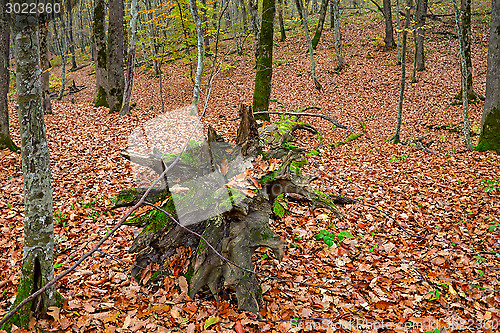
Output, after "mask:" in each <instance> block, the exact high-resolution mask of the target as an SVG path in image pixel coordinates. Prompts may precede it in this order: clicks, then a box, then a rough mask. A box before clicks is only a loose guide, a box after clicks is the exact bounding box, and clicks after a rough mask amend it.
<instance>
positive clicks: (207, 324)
mask: <svg viewBox="0 0 500 333" xmlns="http://www.w3.org/2000/svg"><path fill="white" fill-rule="evenodd" d="M218 322H219V317H218V316H215V317H210V318H208V319H207V320H206V321H205V325H203V329H205V330H206V329H207V328H209V327H210V326H212V325H215V324H217V323H218Z"/></svg>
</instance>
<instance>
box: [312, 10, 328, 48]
mask: <svg viewBox="0 0 500 333" xmlns="http://www.w3.org/2000/svg"><path fill="white" fill-rule="evenodd" d="M327 9H328V0H322V2H321V10H320V12H319V20H318V26H317V27H316V33H315V34H314V38H313V40H312V47H313V49H314V50H316V47H317V46H318V43H319V39H320V38H321V33H322V32H323V25H324V24H325V17H326V10H327Z"/></svg>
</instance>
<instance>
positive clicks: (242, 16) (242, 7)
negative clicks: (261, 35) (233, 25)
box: [239, 0, 248, 31]
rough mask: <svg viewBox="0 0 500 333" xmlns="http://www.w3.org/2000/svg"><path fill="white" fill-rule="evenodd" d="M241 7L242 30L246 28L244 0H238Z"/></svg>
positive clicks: (246, 19) (246, 16)
mask: <svg viewBox="0 0 500 333" xmlns="http://www.w3.org/2000/svg"><path fill="white" fill-rule="evenodd" d="M239 3H240V7H241V19H242V21H243V30H245V31H246V30H248V14H247V6H246V5H245V0H239Z"/></svg>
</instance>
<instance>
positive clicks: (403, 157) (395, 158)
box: [390, 155, 408, 162]
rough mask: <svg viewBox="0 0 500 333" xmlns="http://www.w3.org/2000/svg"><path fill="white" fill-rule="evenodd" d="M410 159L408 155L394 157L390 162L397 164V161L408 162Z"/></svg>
mask: <svg viewBox="0 0 500 333" xmlns="http://www.w3.org/2000/svg"><path fill="white" fill-rule="evenodd" d="M407 159H408V155H401V156H392V157H391V159H390V161H391V162H396V161H406V160H407Z"/></svg>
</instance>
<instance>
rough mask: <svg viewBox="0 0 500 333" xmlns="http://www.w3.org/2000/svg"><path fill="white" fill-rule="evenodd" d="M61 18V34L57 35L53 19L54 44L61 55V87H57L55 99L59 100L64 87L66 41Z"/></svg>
mask: <svg viewBox="0 0 500 333" xmlns="http://www.w3.org/2000/svg"><path fill="white" fill-rule="evenodd" d="M60 19H61V27H62V29H61V30H62V34H61V36H59V34H58V33H57V31H58V29H57V24H56V19H54V21H53V23H54V34H55V40H56V46H57V49H58V51H59V54H60V55H61V62H62V68H61V87H60V88H59V93H58V94H57V99H58V100H61V99H62V97H63V94H64V88H65V86H66V50H67V45H66V44H67V43H66V40H64V39H65V38H64V36H65V34H64V30H65V29H64V24H63V20H62V17H60Z"/></svg>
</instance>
